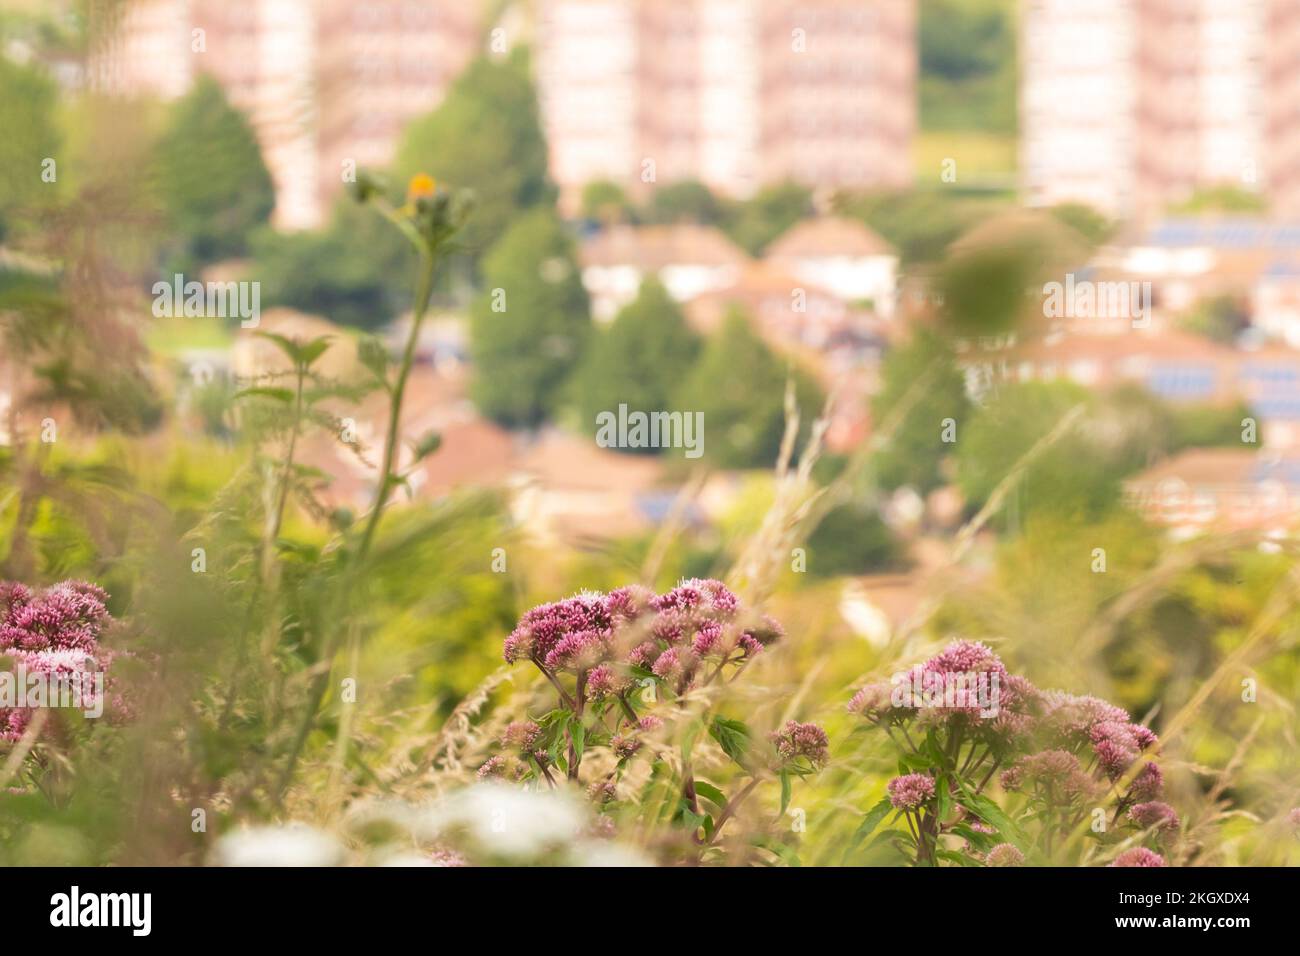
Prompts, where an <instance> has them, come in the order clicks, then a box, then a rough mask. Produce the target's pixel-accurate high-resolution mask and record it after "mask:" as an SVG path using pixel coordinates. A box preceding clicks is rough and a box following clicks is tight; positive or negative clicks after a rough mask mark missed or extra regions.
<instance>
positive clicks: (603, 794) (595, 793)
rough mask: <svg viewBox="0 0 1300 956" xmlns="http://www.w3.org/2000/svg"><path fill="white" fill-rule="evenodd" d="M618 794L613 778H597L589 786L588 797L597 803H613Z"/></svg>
mask: <svg viewBox="0 0 1300 956" xmlns="http://www.w3.org/2000/svg"><path fill="white" fill-rule="evenodd" d="M617 796H618V789H617V788H616V787H615V786H614V781H613V780H597V781H596V782H595V783H593V784H592V785H591V786H590V787H588V788H587V799H588V800H590V801H591V802H592V803H595V804H597V805H601V804H606V803H612V802H613V801H614V798H615V797H617Z"/></svg>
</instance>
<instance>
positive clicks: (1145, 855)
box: [1108, 846, 1165, 866]
mask: <svg viewBox="0 0 1300 956" xmlns="http://www.w3.org/2000/svg"><path fill="white" fill-rule="evenodd" d="M1108 865H1110V866H1164V865H1165V858H1164V857H1163V856H1161V855H1160V854H1159V853H1157V852H1155V850H1148V849H1147V848H1146V847H1144V846H1135V847H1133V849H1131V850H1125V851H1124V852H1123V853H1121V854H1120V855H1119V856H1117V857H1115V860H1114V862H1113V863H1110V864H1108Z"/></svg>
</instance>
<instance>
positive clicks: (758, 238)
mask: <svg viewBox="0 0 1300 956" xmlns="http://www.w3.org/2000/svg"><path fill="white" fill-rule="evenodd" d="M814 211H815V210H814V209H813V202H812V190H810V189H809V188H808V187H807V186H804V185H801V184H799V183H795V182H784V183H776V184H774V185H771V186H764V187H763V188H762V189H760V190H759V191H758V192H757V193H755V194H754V196H753V197H752V198H750V199H748V200H746V201H744V202H741V203H737V204H735V205H734V206H732V208H731V209H729V210H728V212H727V216H726V221H725V223H724V226H723V228H724V229H725V231H726V233H727V235H729V236H731V238H732V240H733V241H734V242H735V243H736V245H738V246H740V247H741V248H742V249H744V250H745V251H746V252H748V253H749V254H750V255H752V256H757V255H759V254H760V253H762V251H763V250H764V249H765V248H766V247H767V246H768V244H769V243H771V242H772V240H774V239H775V238H776V237H777V236H779V235H781V233H783V232H785V231H786V230H787V229H789V228H790V227H791V226H793V225H794V224H795V223H796V222H798V221H799V220H800V219H803V218H805V217H807V216H811V215H812V214H813V213H814Z"/></svg>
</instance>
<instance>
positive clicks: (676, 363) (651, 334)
mask: <svg viewBox="0 0 1300 956" xmlns="http://www.w3.org/2000/svg"><path fill="white" fill-rule="evenodd" d="M699 350H700V342H699V339H698V337H697V336H696V335H695V333H694V332H692V331H691V329H690V328H689V327H688V326H687V324H686V317H685V316H683V315H682V311H681V309H679V308H678V307H677V303H675V302H674V301H673V300H672V297H671V296H669V294H668V291H667V290H666V289H665V288H664V287H663V285H662V284H660V282H659V280H657V279H654V278H650V279H647V280H646V281H645V282H643V283H642V285H641V290H640V292H639V293H638V294H637V297H636V299H635V300H634V301H633V302H631V303H630V304H629V305H627V306H626V307H625V308H624V309H623V310H622V311H621V312H619V314H618V315H617V316H616V317H615V319H614V321H613V323H611V324H610V326H609V328H607V329H604V330H599V331H597V332H596V333H595V336H594V338H593V340H592V342H591V345H590V347H589V348H588V350H587V355H586V358H585V359H584V361H583V364H582V367H581V368H580V369H579V371H578V374H577V380H576V388H577V393H578V401H579V405H580V407H581V409H582V421H583V423H584V425H591V424H592V423H594V422H595V420H596V416H597V415H598V414H599V413H601V412H604V411H614V410H616V409H617V408H618V406H619V405H620V404H626V405H627V407H628V409H629V410H630V411H642V412H647V413H649V412H653V411H670V410H671V409H672V405H671V402H672V400H673V397H674V395H675V394H676V392H677V389H678V388H679V387H680V386H681V384H682V382H683V381H684V380H685V378H686V376H687V375H688V374H689V373H690V370H691V367H692V365H693V364H694V362H695V359H696V357H697V355H698V354H699ZM646 450H647V451H650V452H653V451H654V449H646Z"/></svg>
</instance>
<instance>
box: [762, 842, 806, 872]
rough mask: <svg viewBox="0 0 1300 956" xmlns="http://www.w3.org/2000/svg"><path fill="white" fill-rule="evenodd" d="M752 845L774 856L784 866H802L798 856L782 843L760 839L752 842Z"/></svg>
mask: <svg viewBox="0 0 1300 956" xmlns="http://www.w3.org/2000/svg"><path fill="white" fill-rule="evenodd" d="M753 845H754V846H757V847H762V848H763V849H764V850H768V851H770V852H772V853H774V854H776V856H777V858H778V859H779V860H780V861H781V862H782V863H784V864H785V865H786V866H803V864H802V863H801V862H800V861H799V854H798V853H796V852H795V851H794V849H793V848H792V847H788V846H786V845H785V844H784V843H778V842H777V841H776V840H768V839H763V838H760V839H757V840H754V841H753Z"/></svg>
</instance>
